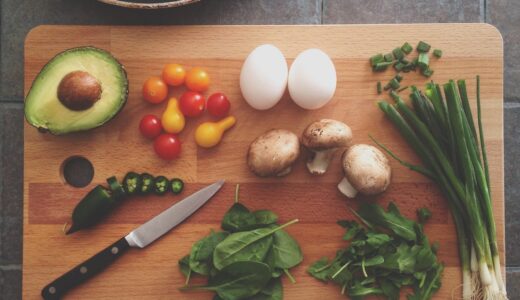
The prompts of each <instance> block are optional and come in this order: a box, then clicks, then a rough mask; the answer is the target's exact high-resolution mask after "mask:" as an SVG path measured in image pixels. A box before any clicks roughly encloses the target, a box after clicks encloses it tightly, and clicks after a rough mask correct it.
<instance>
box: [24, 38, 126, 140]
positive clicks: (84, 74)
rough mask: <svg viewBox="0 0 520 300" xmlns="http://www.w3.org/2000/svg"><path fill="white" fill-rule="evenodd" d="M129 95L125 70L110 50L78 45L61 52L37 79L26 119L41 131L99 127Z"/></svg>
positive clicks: (114, 113) (63, 131)
mask: <svg viewBox="0 0 520 300" xmlns="http://www.w3.org/2000/svg"><path fill="white" fill-rule="evenodd" d="M127 97H128V79H127V76H126V71H125V69H124V67H123V65H121V64H120V63H119V62H118V61H117V60H116V59H115V58H114V57H113V56H112V54H110V53H109V52H107V51H105V50H101V49H98V48H94V47H79V48H72V49H69V50H66V51H64V52H61V53H59V54H58V55H56V56H55V57H54V58H53V59H51V60H50V61H49V62H48V63H47V64H46V65H45V67H43V69H42V70H41V71H40V73H39V74H38V76H36V79H35V80H34V82H33V84H32V86H31V89H30V90H29V93H28V94H27V97H26V98H25V118H26V119H27V122H29V124H31V125H33V126H35V127H36V128H38V129H39V130H40V131H44V132H47V131H48V132H50V133H52V134H56V135H60V134H65V133H70V132H76V131H84V130H89V129H92V128H96V127H99V126H101V125H103V124H105V123H106V122H108V121H109V120H110V119H112V118H113V117H114V116H115V115H116V114H117V113H118V112H119V111H120V110H121V109H122V108H123V106H124V105H125V103H126V100H127Z"/></svg>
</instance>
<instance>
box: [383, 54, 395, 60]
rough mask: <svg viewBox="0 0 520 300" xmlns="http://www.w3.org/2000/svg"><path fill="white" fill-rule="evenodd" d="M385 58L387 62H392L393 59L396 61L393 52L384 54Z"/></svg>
mask: <svg viewBox="0 0 520 300" xmlns="http://www.w3.org/2000/svg"><path fill="white" fill-rule="evenodd" d="M384 60H385V61H386V62H392V61H394V55H393V54H392V53H387V54H385V56H384Z"/></svg>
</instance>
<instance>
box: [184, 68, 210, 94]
mask: <svg viewBox="0 0 520 300" xmlns="http://www.w3.org/2000/svg"><path fill="white" fill-rule="evenodd" d="M209 82H210V80H209V75H208V73H207V72H206V71H205V70H204V69H202V68H199V67H196V68H193V69H191V70H189V71H188V74H186V86H187V87H188V89H190V90H192V91H194V92H204V91H205V90H207V89H208V88H209Z"/></svg>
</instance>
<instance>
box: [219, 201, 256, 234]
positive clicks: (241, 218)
mask: <svg viewBox="0 0 520 300" xmlns="http://www.w3.org/2000/svg"><path fill="white" fill-rule="evenodd" d="M255 224H256V217H255V216H254V215H253V214H252V213H251V212H250V211H249V209H248V208H247V207H245V206H244V205H242V204H240V203H238V202H237V203H235V204H233V206H231V208H230V209H229V210H228V211H227V212H226V214H225V215H224V218H223V219H222V224H221V227H222V229H224V230H226V231H229V232H238V231H243V230H248V228H251V227H252V226H254V225H255Z"/></svg>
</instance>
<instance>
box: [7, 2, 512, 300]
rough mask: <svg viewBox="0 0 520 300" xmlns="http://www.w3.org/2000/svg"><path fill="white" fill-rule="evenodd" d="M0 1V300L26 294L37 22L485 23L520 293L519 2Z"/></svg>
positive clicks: (509, 264)
mask: <svg viewBox="0 0 520 300" xmlns="http://www.w3.org/2000/svg"><path fill="white" fill-rule="evenodd" d="M0 1H1V2H0V16H1V18H0V31H1V40H0V74H1V81H0V299H6V300H12V299H19V298H21V296H20V295H21V292H20V290H21V263H22V257H21V249H22V241H21V232H22V228H21V226H22V225H21V224H22V175H23V174H22V172H23V171H22V165H23V163H22V158H23V155H22V151H23V150H22V144H23V136H22V124H23V120H22V119H23V106H22V102H23V88H22V84H23V41H24V37H25V35H26V34H27V32H28V31H29V30H30V29H31V28H32V27H34V26H36V25H39V24H320V23H398V22H399V23H403V22H412V23H419V22H488V23H491V24H493V25H495V26H497V27H498V28H499V29H500V31H501V32H502V34H503V36H504V43H505V66H506V68H505V91H504V92H505V99H504V101H505V108H504V116H505V123H506V124H505V128H504V130H505V145H506V150H505V155H506V170H505V174H506V218H507V224H506V234H507V273H508V289H509V295H510V297H511V299H520V251H519V250H518V249H520V221H519V220H520V218H518V216H520V202H519V201H517V199H519V198H520V129H519V128H520V127H519V126H518V125H519V124H520V96H518V95H520V85H519V84H518V82H519V80H520V67H519V65H518V61H519V60H520V46H519V45H520V30H519V28H520V1H518V0H419V1H413V0H203V1H202V2H200V3H198V4H194V5H192V6H188V7H184V8H178V9H173V10H163V11H155V12H153V11H133V10H127V9H120V8H114V7H110V6H106V5H104V4H100V3H98V2H96V1H94V0H75V1H70V0H45V1H31V0H0ZM515 250H516V251H515Z"/></svg>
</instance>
